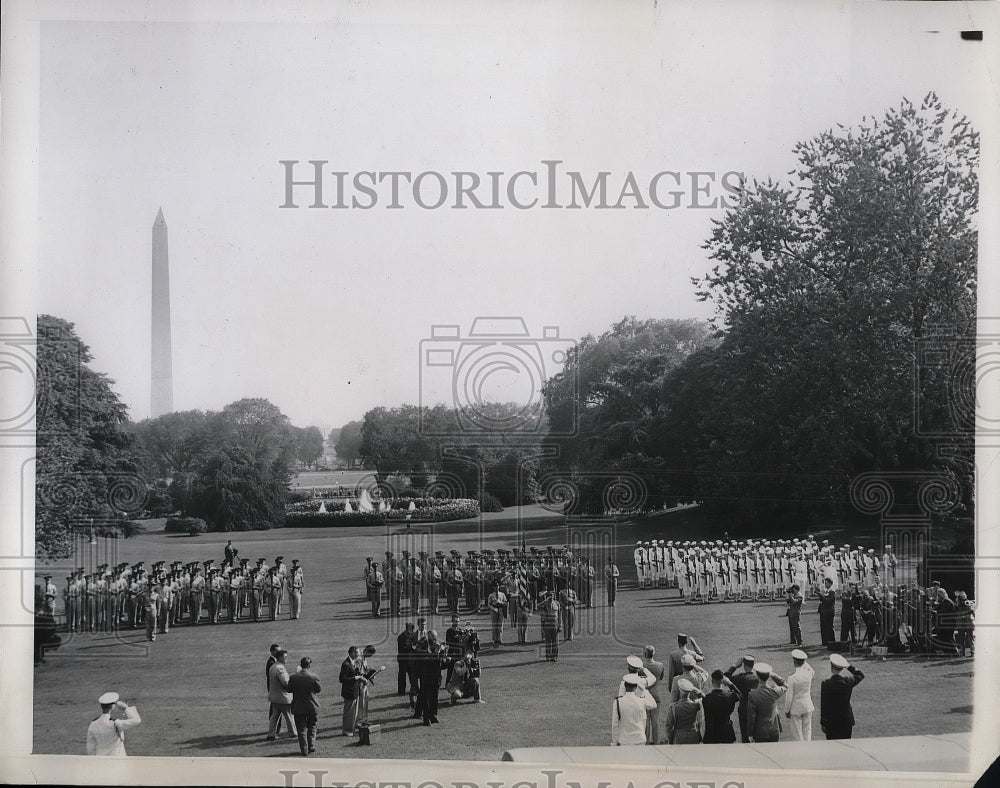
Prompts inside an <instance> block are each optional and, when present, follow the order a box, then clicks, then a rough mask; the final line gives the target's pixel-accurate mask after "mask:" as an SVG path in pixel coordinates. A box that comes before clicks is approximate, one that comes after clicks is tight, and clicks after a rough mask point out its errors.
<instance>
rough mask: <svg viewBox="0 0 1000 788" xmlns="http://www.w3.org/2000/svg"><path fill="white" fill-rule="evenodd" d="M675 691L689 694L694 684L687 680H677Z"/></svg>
mask: <svg viewBox="0 0 1000 788" xmlns="http://www.w3.org/2000/svg"><path fill="white" fill-rule="evenodd" d="M677 689H679V690H680V691H681V692H691V691H692V690H694V684H692V683H691V682H690V681H688V680H687V679H678V680H677Z"/></svg>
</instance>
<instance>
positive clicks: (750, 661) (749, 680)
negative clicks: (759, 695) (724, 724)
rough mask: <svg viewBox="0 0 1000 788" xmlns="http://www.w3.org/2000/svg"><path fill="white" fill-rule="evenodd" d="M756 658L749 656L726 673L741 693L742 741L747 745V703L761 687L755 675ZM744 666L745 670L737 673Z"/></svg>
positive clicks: (748, 734) (748, 736)
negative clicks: (751, 695)
mask: <svg viewBox="0 0 1000 788" xmlns="http://www.w3.org/2000/svg"><path fill="white" fill-rule="evenodd" d="M754 661H755V660H754V658H753V657H751V656H750V655H749V654H747V655H745V656H744V657H743V659H742V660H740V661H739V662H737V663H736V664H735V665H733V666H732V667H731V668H730V669H729V670H727V671H726V676H727V677H728V678H730V679H732V681H733V686H734V687H736V690H737V691H738V692H739V693H740V708H739V719H740V741H742V742H743V743H744V744H747V743H748V742H749V741H750V733H749V732H748V731H747V703H748V702H749V700H750V693H751V692H752V691H753V690H755V689H757V687H758V686H759V685H760V679H758V678H757V674H756V673H754V670H753V666H754ZM741 665H742V667H743V670H742V671H741V672H739V673H737V672H736V670H737V668H739V667H740V666H741Z"/></svg>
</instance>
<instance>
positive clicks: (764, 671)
mask: <svg viewBox="0 0 1000 788" xmlns="http://www.w3.org/2000/svg"><path fill="white" fill-rule="evenodd" d="M772 670H773V668H772V667H771V666H770V665H768V664H767V663H766V662H758V663H757V664H756V665H754V668H753V672H754V673H756V674H757V675H758V676H770V675H771V671H772Z"/></svg>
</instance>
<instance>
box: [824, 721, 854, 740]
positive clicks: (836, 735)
mask: <svg viewBox="0 0 1000 788" xmlns="http://www.w3.org/2000/svg"><path fill="white" fill-rule="evenodd" d="M853 728H854V726H853V725H851V723H849V722H838V723H830V722H828V723H827V724H826V738H827V739H849V738H851V732H852V730H853Z"/></svg>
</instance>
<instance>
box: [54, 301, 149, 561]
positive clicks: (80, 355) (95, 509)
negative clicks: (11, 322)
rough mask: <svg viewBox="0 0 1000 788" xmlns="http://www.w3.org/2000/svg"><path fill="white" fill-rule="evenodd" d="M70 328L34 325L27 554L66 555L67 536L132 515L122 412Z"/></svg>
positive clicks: (136, 490)
mask: <svg viewBox="0 0 1000 788" xmlns="http://www.w3.org/2000/svg"><path fill="white" fill-rule="evenodd" d="M92 360H93V356H92V355H91V352H90V349H89V347H88V346H87V345H86V344H84V343H83V341H82V340H81V339H80V337H79V336H78V335H77V333H76V331H75V328H74V325H73V324H72V323H69V322H67V321H65V320H61V319H60V318H57V317H52V316H51V315H39V317H38V322H37V384H36V385H37V389H36V390H37V393H38V401H37V409H36V438H35V440H36V466H35V481H36V485H35V550H36V553H37V554H38V555H39V556H44V557H48V558H61V557H65V556H67V555H69V553H70V550H71V549H72V544H73V535H74V533H75V532H79V531H81V530H83V529H85V528H87V527H89V523H90V522H91V521H92V520H93V521H97V522H99V523H100V524H101V525H102V526H104V525H108V524H111V525H115V524H120V523H121V522H122V521H123V520H124V519H125V518H127V517H128V516H130V515H134V514H136V513H138V511H140V510H141V509H142V506H143V502H144V499H145V484H144V483H143V482H142V480H141V478H140V477H139V475H138V470H137V465H136V462H135V457H134V450H133V441H132V438H131V435H130V434H129V432H128V431H127V429H126V423H127V421H128V411H127V409H126V407H125V405H124V404H122V402H121V401H120V400H119V399H118V395H117V394H116V393H115V392H114V390H113V388H112V385H113V384H112V381H111V380H110V379H109V378H108V377H107V376H106V375H104V374H102V373H100V372H96V371H94V370H93V369H91V367H90V362H91V361H92Z"/></svg>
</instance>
